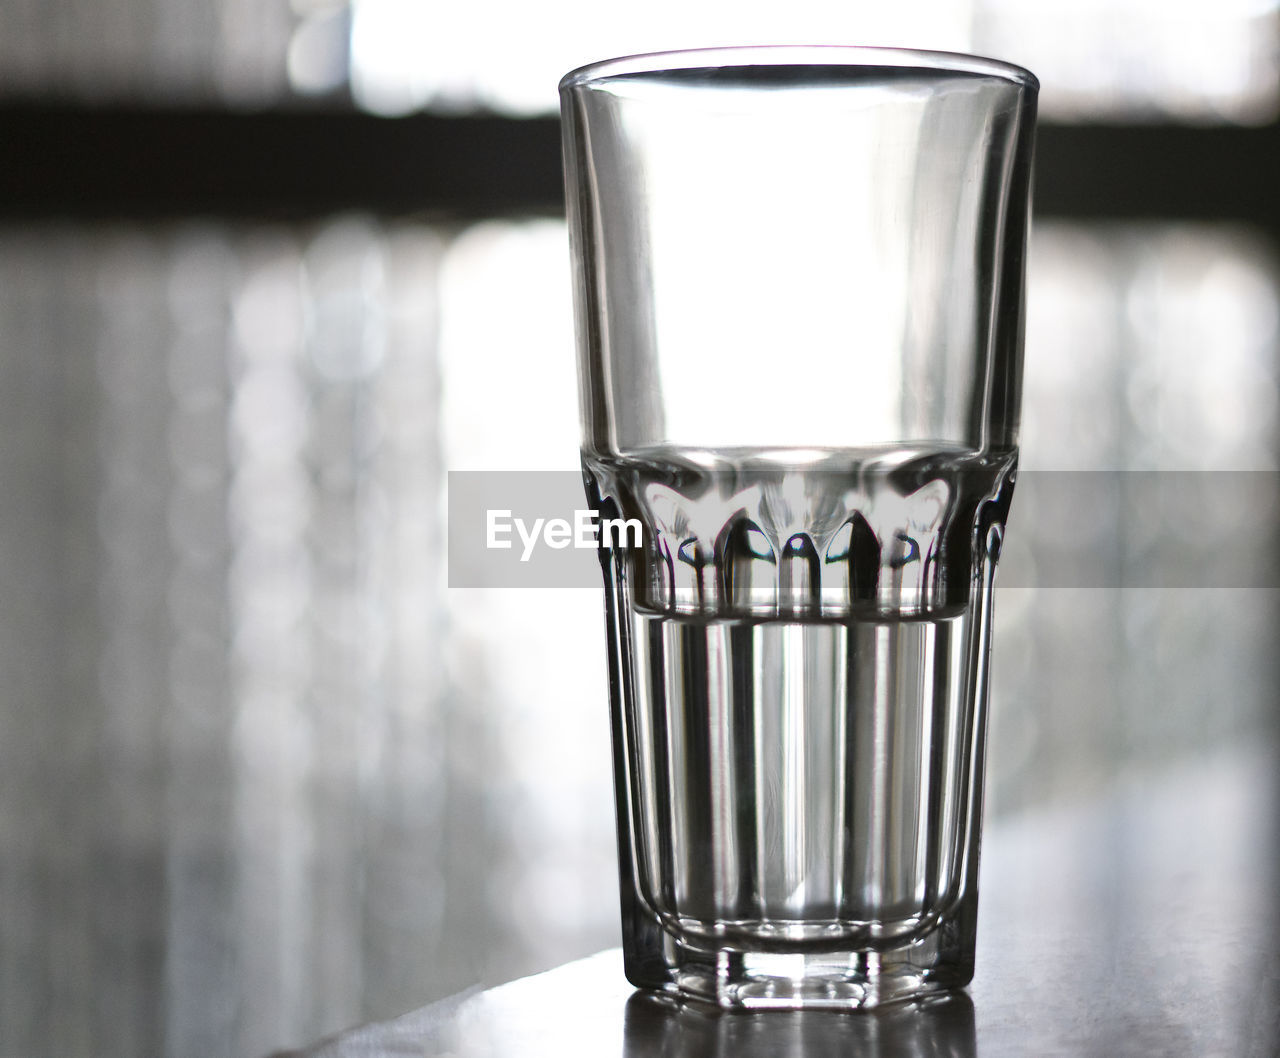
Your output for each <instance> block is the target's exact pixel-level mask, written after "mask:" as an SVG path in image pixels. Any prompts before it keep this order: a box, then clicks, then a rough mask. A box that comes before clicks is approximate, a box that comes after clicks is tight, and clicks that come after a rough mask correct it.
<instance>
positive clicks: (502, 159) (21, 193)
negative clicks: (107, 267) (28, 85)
mask: <svg viewBox="0 0 1280 1058" xmlns="http://www.w3.org/2000/svg"><path fill="white" fill-rule="evenodd" d="M559 135H560V131H559V123H558V122H557V121H556V120H555V119H554V118H544V119H537V120H532V121H517V120H510V119H504V118H496V117H485V116H468V117H440V116H436V115H425V114H424V115H414V116H412V117H405V118H395V119H387V118H378V117H374V116H371V115H366V114H361V113H358V112H354V111H339V112H320V111H313V110H297V111H269V112H249V113H246V112H235V111H225V110H169V109H121V108H92V109H91V108H71V107H68V108H49V107H0V215H8V216H9V217H18V216H43V217H48V216H70V217H80V218H89V217H118V216H125V217H143V218H157V217H180V216H191V215H202V214H212V215H216V216H224V217H231V218H235V217H246V218H256V217H286V218H303V217H318V216H324V215H327V214H331V213H334V212H338V211H342V210H348V209H363V210H370V211H373V212H378V213H388V214H404V213H414V212H429V213H435V214H444V215H450V216H464V217H465V216H480V215H491V214H504V213H514V212H528V211H533V212H559V211H560V210H561V209H562V208H563V207H562V198H563V194H562V190H561V177H560V153H559V151H560V148H559Z"/></svg>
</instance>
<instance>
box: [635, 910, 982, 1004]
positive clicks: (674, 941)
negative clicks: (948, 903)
mask: <svg viewBox="0 0 1280 1058" xmlns="http://www.w3.org/2000/svg"><path fill="white" fill-rule="evenodd" d="M976 919H977V916H976V900H975V899H972V898H971V899H968V900H965V901H962V903H961V905H960V906H959V907H957V908H956V909H954V911H953V912H952V913H951V914H950V915H947V916H944V917H943V918H942V919H940V920H939V921H938V922H937V923H936V924H935V925H934V927H933V928H931V929H930V930H929V931H928V932H926V933H923V934H919V935H916V936H913V937H905V938H902V939H901V940H898V941H894V942H885V941H881V942H879V943H878V944H877V945H876V947H875V949H874V950H868V949H857V950H844V951H841V950H829V949H828V950H823V951H804V952H789V953H778V952H776V951H770V952H758V951H742V950H737V949H732V948H725V947H720V948H717V947H713V946H710V945H708V944H707V942H706V941H704V940H695V939H692V938H688V937H682V936H673V935H671V934H669V933H667V932H664V931H663V930H662V929H661V927H660V926H658V924H657V923H654V922H652V921H645V922H632V923H629V924H628V925H629V926H631V927H633V928H629V929H627V930H625V933H626V935H625V936H624V945H623V953H624V956H625V963H626V974H627V979H628V980H629V981H630V982H631V983H632V984H633V985H635V986H636V987H637V988H642V989H646V990H649V991H656V992H661V993H664V994H666V995H669V996H673V997H676V998H679V999H684V1000H691V1001H693V1002H696V1003H708V1004H712V1005H714V1006H716V1007H719V1008H722V1009H730V1010H732V1009H739V1010H871V1009H874V1008H879V1007H883V1006H886V1005H888V1004H892V1003H901V1002H906V1001H909V1000H914V999H919V998H922V997H925V996H929V995H933V994H937V993H941V992H948V991H951V990H954V989H959V988H963V987H964V986H965V985H967V984H968V983H969V982H970V981H971V980H972V979H973V958H974V939H975V938H974V934H975V926H976Z"/></svg>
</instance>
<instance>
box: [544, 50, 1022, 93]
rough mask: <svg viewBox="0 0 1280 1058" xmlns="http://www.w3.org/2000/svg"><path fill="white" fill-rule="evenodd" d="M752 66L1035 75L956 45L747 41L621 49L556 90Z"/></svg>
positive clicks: (1013, 78) (1018, 80)
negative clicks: (617, 79)
mask: <svg viewBox="0 0 1280 1058" xmlns="http://www.w3.org/2000/svg"><path fill="white" fill-rule="evenodd" d="M756 66H811V67H814V68H817V67H827V68H831V67H838V66H847V67H850V68H855V67H860V66H863V67H880V68H883V69H899V70H913V69H914V70H932V71H935V72H938V73H956V74H977V75H982V76H987V77H996V78H999V79H1001V80H1004V81H1008V82H1010V83H1012V84H1016V85H1018V86H1019V87H1022V88H1027V89H1030V90H1032V91H1035V90H1037V89H1038V88H1039V87H1040V81H1039V79H1038V78H1037V77H1036V75H1035V74H1033V73H1032V72H1031V71H1030V70H1028V69H1026V68H1025V67H1022V66H1017V65H1015V64H1013V63H1010V62H1005V61H1003V60H1001V59H989V58H986V57H985V56H981V55H970V54H967V53H965V52H955V51H928V50H922V49H915V48H892V47H875V46H870V45H860V44H859V45H853V44H751V45H736V46H732V47H718V48H689V49H681V50H677V51H654V52H644V53H641V54H638V55H624V56H620V57H618V58H614V59H601V60H599V61H597V62H592V63H588V64H586V65H585V66H579V67H578V68H577V69H574V70H570V71H569V72H568V73H567V74H565V75H564V77H562V78H561V79H560V91H561V92H565V91H568V90H569V89H572V88H580V87H583V86H585V85H590V84H592V83H595V82H603V81H607V80H610V79H612V78H615V77H626V76H631V75H638V74H662V73H674V72H678V71H687V70H700V69H728V70H733V69H739V70H745V69H750V68H751V67H756Z"/></svg>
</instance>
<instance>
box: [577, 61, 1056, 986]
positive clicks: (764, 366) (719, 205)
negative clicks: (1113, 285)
mask: <svg viewBox="0 0 1280 1058" xmlns="http://www.w3.org/2000/svg"><path fill="white" fill-rule="evenodd" d="M1036 90H1037V83H1036V80H1035V78H1034V77H1033V76H1032V75H1031V74H1029V73H1028V72H1027V71H1025V70H1022V69H1019V68H1017V67H1014V66H1009V65H1007V64H1004V63H1001V62H995V61H992V60H988V59H981V58H975V57H971V56H963V55H950V54H941V53H929V52H915V51H903V50H881V49H863V48H842V47H804V48H794V47H768V48H744V49H717V50H703V51H691V52H673V53H667V54H659V55H645V56H637V57H631V58H623V59H616V60H612V61H607V62H602V63H597V64H594V65H591V66H587V67H584V68H582V69H580V70H577V71H575V72H573V73H571V74H569V75H567V76H566V77H565V78H564V80H563V81H562V82H561V85H560V91H561V101H562V108H563V119H564V120H563V129H564V159H565V173H566V185H567V205H568V218H569V232H570V242H571V248H572V261H573V277H574V301H575V315H576V328H577V345H578V364H579V382H580V385H579V394H580V407H581V419H582V466H583V474H584V478H585V483H586V489H587V494H588V500H589V502H590V504H591V505H592V508H593V509H594V510H595V511H596V512H597V514H598V516H599V518H600V520H601V524H602V526H603V525H607V524H608V523H611V522H616V521H617V520H620V519H621V520H628V519H629V520H632V521H633V522H635V521H638V522H639V523H640V524H641V526H642V527H643V533H642V540H641V542H640V544H639V546H636V544H635V541H634V538H633V537H632V536H631V535H629V534H626V533H617V532H615V533H609V532H603V531H602V532H601V534H600V552H599V553H600V562H601V567H602V569H603V571H604V582H605V589H606V591H605V596H606V611H607V614H606V617H607V623H608V631H609V666H610V697H611V712H612V725H613V746H614V774H615V794H616V802H617V819H618V855H619V867H620V877H621V897H622V920H623V950H624V954H625V963H626V973H627V976H628V978H629V979H630V980H631V981H632V983H634V984H635V985H637V986H640V987H642V988H647V989H654V990H658V991H662V992H667V993H671V994H674V995H676V996H680V997H686V998H692V999H701V1000H706V1001H710V1002H712V1003H715V1004H718V1005H719V1006H722V1007H750V1008H767V1007H785V1008H799V1007H803V1008H808V1007H835V1008H841V1009H845V1008H859V1007H873V1006H876V1005H879V1004H883V1003H886V1002H890V1001H894V1000H900V999H905V998H909V997H913V996H918V995H921V994H923V993H926V992H930V991H935V990H939V989H947V988H954V987H959V986H963V985H964V984H966V983H967V982H968V981H969V980H970V978H971V977H972V974H973V961H974V929H975V921H976V909H977V896H978V890H977V879H978V848H979V834H980V829H981V816H982V784H983V754H984V746H985V731H986V710H987V684H988V656H989V644H990V635H991V606H992V585H993V578H994V575H995V568H996V562H997V559H998V558H999V554H1000V547H1001V541H1002V539H1003V535H1004V531H1005V521H1006V517H1007V514H1008V510H1009V501H1010V495H1011V492H1012V489H1013V483H1014V472H1015V466H1016V463H1017V454H1018V450H1017V430H1018V408H1019V399H1020V373H1021V355H1022V330H1023V326H1022V321H1023V276H1024V253H1025V245H1026V234H1027V217H1028V191H1029V176H1030V171H1031V152H1032V140H1033V134H1034V122H1035V99H1036Z"/></svg>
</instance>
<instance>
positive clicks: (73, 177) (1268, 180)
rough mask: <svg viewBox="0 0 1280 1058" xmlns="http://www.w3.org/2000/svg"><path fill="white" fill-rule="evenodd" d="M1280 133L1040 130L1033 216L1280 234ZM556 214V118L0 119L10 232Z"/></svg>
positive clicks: (19, 114) (100, 115) (16, 112)
mask: <svg viewBox="0 0 1280 1058" xmlns="http://www.w3.org/2000/svg"><path fill="white" fill-rule="evenodd" d="M1277 188H1280V126H1275V125H1272V126H1267V127H1264V128H1238V127H1226V126H1224V127H1192V126H1175V125H1160V126H1150V125H1138V126H1100V125H1072V126H1065V125H1052V124H1046V125H1042V126H1041V129H1040V133H1039V143H1038V148H1037V160H1036V192H1035V194H1036V210H1037V213H1038V214H1039V215H1041V216H1045V217H1061V218H1073V219H1081V220H1087V219H1100V218H1111V219H1143V218H1162V219H1184V220H1241V221H1248V222H1252V223H1254V224H1257V225H1259V226H1262V227H1265V228H1267V229H1269V230H1271V231H1273V232H1280V194H1277ZM561 209H562V196H561V185H560V148H559V127H558V122H557V121H556V120H555V119H554V118H537V119H532V120H519V119H511V118H500V117H492V116H460V117H444V116H439V115H427V114H422V115H414V116H410V117H403V118H379V117H374V116H371V115H367V114H361V113H358V112H353V111H336V112H334V111H324V112H321V111H314V110H275V111H266V112H251V113H246V112H235V111H225V110H188V109H159V108H155V109H148V108H123V107H106V108H103V107H71V106H48V105H32V104H26V105H17V104H9V105H4V106H0V217H6V218H10V219H14V218H37V217H43V218H49V217H71V218H108V217H137V218H166V217H181V216H193V215H213V216H220V217H226V218H261V217H283V218H306V217H319V216H324V215H328V214H331V213H334V212H340V211H344V210H368V211H372V212H375V213H382V214H395V215H402V214H412V213H423V214H428V215H436V216H446V217H460V218H468V217H477V216H491V215H504V214H513V213H530V212H532V213H542V214H553V213H558V212H559V211H560V210H561Z"/></svg>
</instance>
